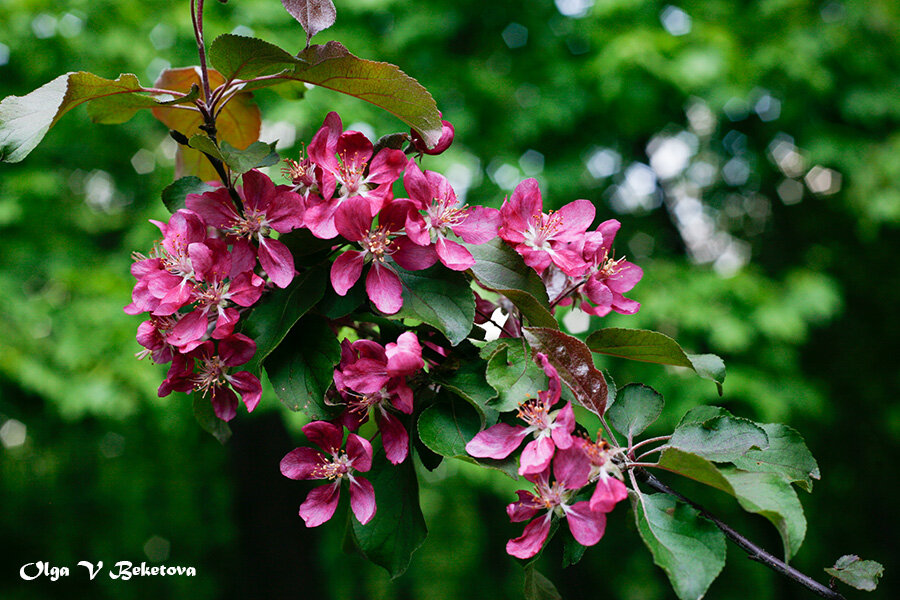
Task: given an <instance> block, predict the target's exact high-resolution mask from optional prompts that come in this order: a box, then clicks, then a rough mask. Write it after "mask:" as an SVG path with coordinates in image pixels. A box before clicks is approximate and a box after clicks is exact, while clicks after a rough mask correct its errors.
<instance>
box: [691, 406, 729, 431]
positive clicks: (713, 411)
mask: <svg viewBox="0 0 900 600" xmlns="http://www.w3.org/2000/svg"><path fill="white" fill-rule="evenodd" d="M733 416H734V415H732V414H731V413H730V412H728V411H727V410H725V409H724V408H722V407H721V406H707V405H703V406H695V407H694V408H692V409H691V410H689V411H687V412H686V413H684V416H683V417H681V421H679V422H678V426H679V427H681V426H682V425H685V424H687V423H705V422H706V421H710V420H712V419H715V418H716V417H733Z"/></svg>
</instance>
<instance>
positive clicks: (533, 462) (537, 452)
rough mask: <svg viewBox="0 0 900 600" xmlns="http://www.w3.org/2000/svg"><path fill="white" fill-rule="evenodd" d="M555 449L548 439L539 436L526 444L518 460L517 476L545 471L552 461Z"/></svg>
mask: <svg viewBox="0 0 900 600" xmlns="http://www.w3.org/2000/svg"><path fill="white" fill-rule="evenodd" d="M555 449H556V446H555V445H554V444H553V440H552V439H550V438H549V437H545V436H541V437H539V438H537V439H535V440H531V441H530V442H528V443H527V444H526V445H525V449H524V450H522V457H521V458H520V459H519V475H528V474H534V473H540V472H541V471H543V470H544V469H546V468H547V466H549V465H550V461H551V460H552V459H553V451H554V450H555Z"/></svg>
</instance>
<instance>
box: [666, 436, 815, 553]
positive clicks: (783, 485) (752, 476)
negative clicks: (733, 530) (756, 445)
mask: <svg viewBox="0 0 900 600" xmlns="http://www.w3.org/2000/svg"><path fill="white" fill-rule="evenodd" d="M659 466H660V467H662V468H664V469H667V470H669V471H672V472H674V473H678V474H679V475H682V476H684V477H689V478H691V479H693V480H695V481H699V482H700V483H704V484H706V485H708V486H711V487H714V488H716V489H719V490H721V491H723V492H725V493H727V494H731V495H732V496H734V497H735V498H736V499H737V501H738V503H739V504H740V505H741V508H743V509H744V510H746V511H747V512H751V513H755V514H758V515H761V516H763V517H765V518H766V519H768V520H769V521H770V522H771V523H772V524H773V525H774V526H775V528H776V529H777V530H778V533H779V535H780V536H781V541H782V543H783V545H784V555H785V559H786V560H790V559H791V557H792V556H794V555H795V554H796V553H797V550H799V549H800V546H801V545H802V544H803V539H804V538H805V537H806V517H805V516H804V514H803V506H802V505H801V504H800V500H799V499H798V498H797V494H796V492H794V489H793V488H792V487H791V484H790V483H788V482H786V481H784V480H783V479H781V478H780V477H779V476H778V475H776V474H774V473H749V472H747V471H740V470H738V469H735V468H733V467H723V468H717V467H716V466H715V465H714V464H713V463H711V462H710V461H708V460H706V459H705V458H702V457H700V456H697V455H696V454H691V453H688V452H683V451H681V450H678V449H675V448H668V449H666V450H664V451H663V453H662V456H660V460H659Z"/></svg>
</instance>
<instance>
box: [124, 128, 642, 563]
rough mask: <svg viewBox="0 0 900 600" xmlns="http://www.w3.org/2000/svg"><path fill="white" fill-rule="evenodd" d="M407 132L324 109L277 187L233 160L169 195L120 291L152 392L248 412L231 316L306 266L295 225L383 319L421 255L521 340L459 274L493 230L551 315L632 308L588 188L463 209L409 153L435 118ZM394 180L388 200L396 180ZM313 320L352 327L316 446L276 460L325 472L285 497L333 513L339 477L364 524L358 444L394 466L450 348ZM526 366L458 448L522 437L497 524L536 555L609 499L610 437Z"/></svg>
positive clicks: (446, 134) (598, 526) (630, 283)
mask: <svg viewBox="0 0 900 600" xmlns="http://www.w3.org/2000/svg"><path fill="white" fill-rule="evenodd" d="M416 136H417V134H415V132H413V133H412V135H410V136H406V141H407V142H408V145H407V148H406V151H405V152H404V151H403V150H400V149H398V148H393V147H379V146H380V145H376V144H373V143H372V142H371V141H370V140H369V139H367V138H366V137H365V136H364V135H363V134H362V133H360V132H358V131H345V130H344V128H343V124H342V122H341V119H340V117H339V116H338V115H337V114H336V113H333V112H332V113H330V114H328V116H327V117H326V118H325V121H324V124H323V125H322V127H321V128H320V129H319V130H318V132H317V133H316V134H315V135H314V137H313V139H312V141H311V142H310V144H309V146H308V148H307V151H306V156H304V155H303V153H301V155H300V158H299V160H288V161H286V166H285V168H284V170H283V173H284V175H285V177H286V178H287V179H289V180H290V183H289V184H287V185H276V184H275V183H274V182H273V181H272V180H271V179H270V178H269V177H268V176H267V175H265V174H263V173H262V172H260V171H257V170H250V171H248V172H246V173H244V175H243V176H242V179H241V185H240V186H233V185H231V186H229V185H220V184H210V185H212V186H213V187H212V188H211V189H209V190H208V191H205V192H203V193H196V194H187V195H186V198H185V203H184V206H185V208H182V209H180V210H177V211H176V212H175V213H174V214H173V215H172V217H171V218H170V219H169V221H168V222H167V223H160V222H155V221H154V223H155V224H156V225H157V226H158V227H159V228H160V230H161V232H162V236H163V237H162V240H161V241H160V242H159V243H158V244H157V245H156V246H155V247H154V248H153V250H152V251H151V253H150V255H149V257H144V256H140V257H137V258H138V259H137V261H136V262H135V263H134V265H133V267H132V273H133V274H134V276H135V277H136V279H137V283H136V285H135V287H134V292H133V295H132V300H133V301H132V303H131V304H129V305H128V306H127V307H126V309H125V310H126V312H128V313H129V314H139V313H149V315H150V316H149V319H148V320H147V321H145V322H144V323H142V324H141V325H140V327H139V330H138V341H139V342H140V343H141V344H142V345H143V346H144V347H145V351H144V352H142V353H141V354H142V355H149V356H151V357H152V360H153V361H154V362H157V363H171V366H170V368H169V372H168V374H167V376H166V378H165V380H164V381H163V383H162V385H161V386H160V388H159V394H160V396H165V395H167V394H169V393H170V392H172V391H181V392H190V391H199V392H202V393H204V394H208V395H209V397H210V400H211V402H212V405H213V408H214V411H215V414H216V415H217V416H218V417H219V418H220V419H222V420H225V421H227V420H230V419H232V418H233V417H234V416H235V414H236V409H237V405H238V398H237V395H238V394H240V396H241V399H242V400H243V402H244V404H245V405H246V407H247V409H248V410H249V411H252V410H253V409H254V408H255V407H256V405H257V403H258V402H259V400H260V395H261V387H260V382H259V379H258V377H257V374H255V373H251V372H249V371H247V370H241V369H240V367H241V365H244V364H246V363H248V362H249V361H250V360H251V358H252V357H253V355H254V353H255V351H256V343H255V341H254V340H253V339H251V338H250V337H248V336H247V335H246V334H245V333H243V331H245V330H244V329H242V324H241V320H242V317H243V316H244V315H245V314H248V313H249V312H250V311H251V310H252V308H253V307H254V305H255V304H256V303H257V302H258V301H259V300H260V298H262V297H263V295H264V294H265V293H266V292H267V291H269V290H272V289H274V288H287V287H288V286H290V285H291V283H292V281H294V279H295V275H297V274H298V272H304V271H305V270H306V269H309V268H313V266H310V265H307V264H304V263H295V256H294V255H292V252H291V250H290V249H289V245H288V244H287V243H286V241H287V237H285V236H287V234H290V233H291V232H293V231H296V230H301V229H306V230H308V232H309V234H311V235H312V236H313V237H314V238H318V239H319V240H325V245H324V247H325V248H326V250H327V257H325V258H322V259H321V261H320V263H318V264H317V265H315V266H316V268H322V267H324V268H325V269H327V270H328V272H329V274H330V276H329V278H328V279H329V283H330V288H331V290H332V291H333V292H334V294H336V295H337V296H338V297H344V296H347V295H348V294H349V293H350V291H351V290H352V289H354V288H355V287H357V286H358V285H360V284H361V280H364V284H361V285H363V287H364V288H365V294H366V296H367V297H368V300H369V301H370V302H371V305H372V306H374V308H375V309H376V311H377V314H376V317H377V318H382V319H383V318H384V317H381V316H379V314H380V315H383V316H386V317H388V318H390V317H391V315H395V314H396V313H398V311H400V310H401V309H402V308H403V303H404V286H405V284H404V282H403V280H402V279H401V275H402V274H403V273H404V272H409V271H422V270H425V269H429V268H431V267H434V268H435V269H437V270H442V269H443V270H446V271H447V272H456V273H464V274H466V279H465V281H467V282H471V283H472V284H473V285H478V286H480V287H478V289H479V290H480V295H479V294H474V292H472V291H470V292H469V293H470V296H474V299H475V304H476V316H475V319H474V323H484V322H486V321H487V320H488V319H489V318H491V317H490V315H492V314H494V312H495V310H496V309H497V308H498V307H502V308H503V309H504V310H505V312H506V313H507V314H508V317H507V321H506V323H504V329H503V332H502V334H501V335H502V336H503V337H521V335H522V325H523V324H524V323H525V321H526V318H527V317H526V316H525V315H523V314H522V313H520V312H519V311H518V310H517V308H516V306H515V305H514V303H512V302H511V301H509V300H508V299H506V298H505V297H503V296H502V295H501V294H498V293H496V292H494V291H492V288H491V286H490V285H488V284H485V283H484V282H482V281H480V280H479V279H478V277H477V276H476V275H475V273H476V272H477V269H476V268H475V267H476V266H477V263H476V258H475V256H476V255H475V254H473V248H474V247H475V246H477V245H480V244H486V243H488V242H491V241H493V240H496V239H497V238H500V239H501V240H503V243H505V244H506V245H507V246H508V248H512V249H513V250H514V251H515V253H518V255H520V256H521V259H517V260H519V264H520V265H521V269H523V270H524V271H527V270H529V269H533V270H534V271H535V272H536V273H537V274H538V275H539V276H540V278H539V279H540V280H541V281H543V282H544V284H545V285H546V286H547V288H548V295H547V299H545V300H544V303H545V306H549V308H550V310H551V311H553V310H555V309H556V307H557V306H559V305H566V304H572V303H573V302H578V303H579V306H580V307H581V308H582V309H583V310H585V311H586V312H588V313H591V314H594V315H601V316H602V315H605V314H607V313H608V312H610V311H617V312H620V313H623V314H632V313H634V312H636V311H637V310H638V308H639V304H638V303H637V302H634V301H633V300H629V299H627V298H625V297H624V296H623V294H624V293H626V292H628V291H630V290H631V289H632V288H633V287H634V285H635V284H636V283H637V282H638V280H639V279H640V278H641V275H642V272H641V269H640V268H639V267H637V266H636V265H634V264H632V263H630V262H627V261H625V260H624V259H622V258H620V259H615V258H613V254H612V242H613V239H614V236H615V234H616V231H617V230H618V228H619V223H618V222H617V221H614V220H610V221H606V222H604V223H601V224H600V226H599V227H598V228H597V229H596V230H594V231H589V228H590V226H591V224H592V222H593V220H594V216H595V209H594V205H593V204H592V203H591V202H590V201H588V200H576V201H574V202H572V203H570V204H568V205H566V206H563V207H562V208H561V209H559V210H558V211H556V212H553V211H550V212H549V213H544V212H543V201H542V199H541V194H540V190H539V189H538V184H537V181H535V180H534V179H528V180H525V181H523V182H522V183H521V184H520V185H519V186H518V187H516V189H515V190H514V192H513V193H512V196H511V197H510V198H509V199H507V200H506V201H504V202H503V204H502V206H501V208H500V209H499V210H498V209H495V208H488V207H483V206H467V205H462V204H461V203H460V202H459V199H458V198H457V196H456V193H455V191H454V190H453V188H452V186H451V185H450V183H449V182H448V180H447V179H446V178H445V177H444V176H443V175H441V174H439V173H437V172H434V171H429V170H423V169H422V168H421V167H420V166H419V164H418V163H417V160H416V158H417V157H421V156H422V154H434V153H437V152H439V151H442V150H443V149H446V148H447V147H448V146H449V145H450V143H451V142H452V139H453V127H452V125H450V124H449V123H447V122H444V124H443V132H442V136H441V140H440V142H439V143H438V145H437V147H436V148H434V149H428V148H427V147H426V146H425V145H424V143H423V142H422V140H421V138H417V137H416ZM401 183H402V189H403V190H404V191H405V196H399V195H397V194H396V193H395V191H396V190H399V189H401V187H400V185H399V184H401ZM395 184H397V185H395ZM506 252H510V251H509V250H508V249H507V250H506ZM513 256H515V255H513ZM433 270H434V269H432V271H433ZM455 277H459V275H455ZM530 277H532V278H533V277H534V275H533V274H532V275H530ZM467 289H468V286H467ZM550 300H552V301H550ZM363 310H368V309H363ZM370 314H371V313H370ZM321 318H324V317H321ZM367 321H368V322H367ZM326 322H328V323H329V324H330V325H331V330H332V331H335V332H339V331H347V330H348V329H349V330H350V331H352V332H353V333H352V335H350V334H341V340H340V359H339V361H335V362H337V364H334V365H333V372H332V377H331V385H329V386H328V389H327V391H326V392H325V395H324V398H321V399H320V400H322V401H323V402H324V405H325V407H326V408H327V411H328V412H329V413H330V414H332V415H334V416H333V418H331V419H329V420H321V418H320V420H315V421H313V422H311V423H309V424H307V425H306V426H304V427H303V433H304V434H305V435H306V437H307V438H308V440H309V441H310V442H312V443H313V444H315V445H317V446H318V447H319V448H321V451H320V450H316V449H314V448H311V447H307V446H301V447H298V448H296V449H294V450H292V451H291V452H289V453H288V454H287V455H286V456H285V457H284V459H283V460H282V461H281V472H282V473H283V474H284V475H285V476H286V477H289V478H291V479H296V480H325V481H326V483H325V485H322V486H319V487H316V488H314V489H313V490H312V491H311V492H309V494H308V496H307V498H306V500H305V501H304V502H303V503H302V504H301V506H300V511H299V513H300V516H301V517H302V518H303V520H304V522H305V524H306V525H307V526H308V527H315V526H318V525H321V524H322V523H324V522H326V521H328V520H329V519H330V518H331V517H332V516H333V515H334V513H335V510H336V507H337V505H338V499H339V494H340V488H341V484H342V482H343V481H345V480H346V481H347V482H348V484H349V493H350V507H351V510H352V512H353V514H354V515H355V516H356V519H357V520H358V521H359V522H360V523H361V524H365V523H368V522H369V521H370V520H371V519H372V518H373V516H374V515H375V513H376V501H375V491H374V489H373V486H372V484H371V483H370V482H369V480H368V479H366V477H364V476H362V475H360V474H361V473H367V472H369V471H370V470H371V469H372V468H373V460H375V458H373V457H374V456H375V454H374V453H373V442H372V440H375V436H379V435H380V438H381V440H380V446H381V449H383V453H384V454H383V456H384V459H386V461H387V463H389V464H390V465H399V464H401V463H403V462H404V461H406V460H407V459H408V458H409V453H410V448H411V446H412V445H411V435H412V432H413V428H412V427H411V426H412V424H413V423H414V421H413V420H412V417H413V416H414V415H418V414H419V412H420V411H421V408H418V406H419V405H418V403H417V402H416V401H415V398H414V397H415V396H416V395H418V394H419V393H420V392H425V391H427V392H429V393H430V394H431V396H430V397H431V398H433V397H434V394H435V393H436V391H437V390H438V389H439V388H440V384H439V383H436V382H435V381H433V380H432V379H431V375H432V373H434V372H437V371H438V370H441V369H443V370H447V369H453V368H455V367H452V366H448V365H454V364H457V363H454V362H453V361H454V360H455V359H454V350H455V349H454V347H453V344H448V343H447V340H446V339H444V338H443V337H442V336H441V335H440V333H439V332H438V331H436V330H434V329H429V328H427V327H426V328H418V329H416V330H415V331H413V329H415V328H416V327H417V326H416V325H415V324H413V325H407V324H406V323H405V322H399V323H398V324H401V326H405V327H407V328H408V330H406V331H403V332H401V333H399V334H394V335H396V337H391V338H387V339H385V335H386V334H385V333H384V331H385V330H381V329H380V328H379V327H373V326H372V322H371V320H370V319H369V317H366V316H365V315H363V314H362V313H354V312H353V311H352V310H350V311H348V312H344V313H342V316H341V317H339V318H337V319H332V320H330V321H329V320H326ZM474 323H473V324H474ZM470 327H471V326H470ZM420 340H421V341H420ZM425 349H427V350H428V351H429V354H428V356H429V358H428V359H427V360H426V359H425V358H424V356H423V352H424V350H425ZM526 360H528V358H526ZM534 361H535V362H536V363H537V364H538V366H539V367H540V368H541V369H542V371H543V373H544V375H545V376H546V378H547V382H548V383H547V385H546V389H541V390H539V391H537V390H536V396H537V397H535V398H529V397H525V398H521V399H520V400H519V405H518V409H517V412H516V419H517V420H518V422H517V423H512V422H510V423H507V422H504V421H503V420H502V419H501V420H500V421H499V422H497V420H496V419H495V424H493V425H492V426H490V427H488V428H486V429H484V430H483V431H481V432H480V433H478V434H477V435H475V436H474V437H473V438H472V439H471V440H468V443H467V444H466V446H465V449H466V451H467V452H468V453H469V454H470V455H471V456H473V457H476V458H486V459H497V460H502V459H507V458H509V457H510V456H512V455H513V454H514V453H515V452H516V450H517V449H518V448H519V447H520V446H522V445H523V443H524V448H523V450H522V451H521V454H520V456H519V467H518V472H519V474H520V475H522V476H524V477H525V479H526V480H527V481H529V482H531V483H532V484H533V485H534V491H533V492H527V491H520V492H519V500H518V501H517V502H515V503H513V504H510V505H509V507H508V508H507V512H508V514H509V517H510V519H512V521H514V522H521V521H530V523H528V524H527V525H526V527H525V531H524V533H523V534H522V536H520V537H518V538H516V539H513V540H511V541H510V542H509V544H508V546H507V550H508V552H509V553H510V554H512V555H514V556H517V557H520V558H527V557H531V556H534V555H535V554H536V553H537V552H538V551H539V550H540V548H541V547H542V545H543V544H544V541H545V540H546V538H547V535H548V531H549V528H550V522H551V520H552V518H553V516H554V515H555V516H557V517H559V518H565V519H566V520H567V521H568V523H569V528H570V530H571V532H572V534H573V536H574V537H575V539H576V540H577V541H578V542H580V543H582V544H584V545H592V544H595V543H597V541H599V539H600V538H601V537H602V535H603V532H604V528H605V522H606V514H607V513H609V512H610V511H611V510H612V509H613V507H614V506H615V505H616V503H617V502H618V501H620V500H621V499H622V498H624V497H625V495H626V493H625V486H624V484H623V483H622V482H621V481H620V478H621V474H620V473H619V471H618V469H617V467H616V466H615V464H614V462H613V460H612V457H613V456H614V455H615V454H616V453H617V452H620V450H619V449H612V448H610V446H609V445H608V444H607V443H606V442H604V441H602V440H601V439H599V438H598V441H597V442H596V443H594V442H590V441H588V440H587V439H585V438H584V437H583V435H581V433H579V431H578V430H577V429H576V422H575V413H574V411H573V407H572V404H571V403H570V402H565V403H563V402H562V401H561V397H562V396H561V393H562V384H561V381H560V376H559V374H558V372H557V369H556V368H555V367H554V365H553V364H552V362H551V361H550V360H549V359H548V357H547V355H545V354H543V353H540V352H538V353H536V354H535V355H534ZM370 418H371V419H373V420H374V422H375V424H376V426H377V433H375V434H374V435H373V437H372V440H369V439H366V438H365V437H362V436H361V434H360V431H365V430H361V427H362V426H363V424H365V423H366V422H367V421H368V420H369V419H370ZM370 431H374V428H372V429H370ZM375 450H379V449H378V448H376V449H375ZM590 486H593V493H592V494H590V497H589V498H588V492H587V490H589V488H590Z"/></svg>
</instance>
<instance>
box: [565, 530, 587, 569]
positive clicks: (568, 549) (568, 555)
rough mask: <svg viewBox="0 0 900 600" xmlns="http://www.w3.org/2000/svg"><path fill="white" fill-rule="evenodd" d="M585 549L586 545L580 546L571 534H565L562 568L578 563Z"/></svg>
mask: <svg viewBox="0 0 900 600" xmlns="http://www.w3.org/2000/svg"><path fill="white" fill-rule="evenodd" d="M585 550H587V546H582V545H581V544H579V543H578V542H577V541H575V538H573V537H572V536H566V539H565V541H563V559H562V565H563V568H565V567H568V566H570V565H575V564H578V562H579V561H580V560H581V558H582V557H583V556H584V551H585Z"/></svg>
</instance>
